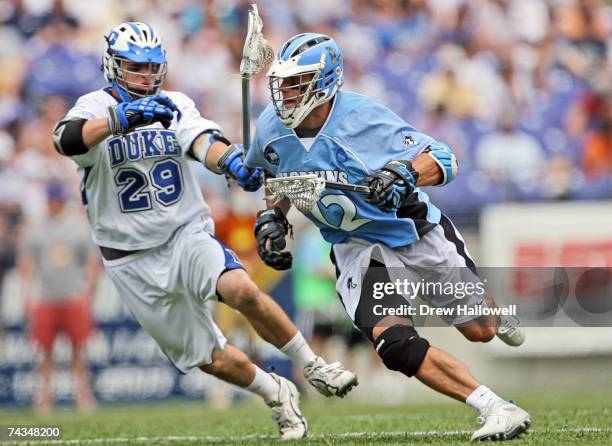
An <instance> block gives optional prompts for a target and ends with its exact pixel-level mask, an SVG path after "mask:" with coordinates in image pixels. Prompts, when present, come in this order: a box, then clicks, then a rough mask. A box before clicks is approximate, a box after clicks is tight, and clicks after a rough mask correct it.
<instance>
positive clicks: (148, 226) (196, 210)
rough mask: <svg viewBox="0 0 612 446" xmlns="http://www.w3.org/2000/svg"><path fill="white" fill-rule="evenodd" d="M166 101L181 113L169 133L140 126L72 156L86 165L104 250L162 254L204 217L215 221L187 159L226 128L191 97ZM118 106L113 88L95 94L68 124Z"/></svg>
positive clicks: (84, 177) (94, 226)
mask: <svg viewBox="0 0 612 446" xmlns="http://www.w3.org/2000/svg"><path fill="white" fill-rule="evenodd" d="M163 94H165V95H167V96H168V97H170V99H172V101H174V103H175V104H176V106H177V108H178V110H179V111H178V113H175V117H174V119H173V120H172V125H171V126H170V127H169V128H168V129H165V128H164V127H163V126H162V125H161V124H160V123H154V124H151V125H149V126H145V127H140V128H137V129H135V130H134V131H132V132H130V133H128V134H127V135H125V136H109V137H108V138H106V139H105V140H103V141H102V142H100V143H99V144H97V145H96V146H95V147H91V148H90V150H89V151H88V152H87V153H86V154H83V155H77V156H73V157H71V158H72V159H73V160H74V161H75V162H76V163H77V164H78V166H79V167H78V170H79V172H80V174H81V195H82V199H83V204H84V206H85V208H86V210H87V217H88V219H89V223H90V225H91V231H92V236H93V240H94V242H95V243H96V244H97V245H99V246H106V247H109V248H116V249H121V250H126V251H132V250H139V249H147V248H152V247H156V246H159V245H161V244H163V243H165V242H166V241H167V240H168V239H169V238H170V237H171V236H172V234H173V233H174V231H175V230H176V229H177V228H179V227H181V226H183V225H185V224H187V223H189V222H190V221H191V220H193V219H194V218H195V217H196V216H198V215H202V214H203V215H204V216H208V215H209V214H210V211H209V208H208V205H207V204H206V203H205V202H204V199H203V198H202V194H201V192H200V188H199V185H198V183H197V181H196V179H195V177H194V175H193V174H192V173H191V170H190V168H189V166H188V165H187V158H186V153H187V151H188V150H189V149H190V148H191V145H192V144H193V142H194V141H195V139H196V138H197V137H198V136H199V135H201V134H202V133H203V132H205V131H207V130H219V126H218V125H217V124H216V123H214V122H212V121H208V120H206V119H204V118H202V116H200V113H199V111H198V110H197V109H196V107H195V104H194V102H193V101H192V100H191V99H190V98H188V97H187V96H186V95H184V94H183V93H180V92H173V91H164V92H163ZM114 105H117V100H116V99H115V98H114V96H112V94H111V90H110V88H106V89H102V90H98V91H94V92H91V93H88V94H86V95H84V96H81V97H80V98H79V99H78V101H77V103H76V104H75V106H74V107H73V108H72V109H71V110H70V111H69V112H68V114H67V115H66V118H65V119H75V118H76V119H79V118H80V119H98V118H106V116H107V109H108V107H109V106H114Z"/></svg>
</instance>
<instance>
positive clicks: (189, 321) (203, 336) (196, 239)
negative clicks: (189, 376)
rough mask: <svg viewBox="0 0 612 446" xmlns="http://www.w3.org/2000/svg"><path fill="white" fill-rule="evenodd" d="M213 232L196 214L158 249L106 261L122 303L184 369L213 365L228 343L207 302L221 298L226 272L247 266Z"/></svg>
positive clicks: (211, 225)
mask: <svg viewBox="0 0 612 446" xmlns="http://www.w3.org/2000/svg"><path fill="white" fill-rule="evenodd" d="M213 231H214V224H213V223H212V220H210V219H209V218H201V217H198V218H197V219H195V220H194V221H192V222H191V223H189V224H187V225H185V226H183V227H181V228H179V229H178V230H177V231H176V233H175V234H174V235H173V236H172V238H171V239H170V240H169V241H168V242H166V243H165V244H163V245H161V246H159V247H156V248H152V249H148V250H145V251H141V252H138V253H135V254H131V255H128V256H126V257H122V258H120V259H117V260H104V266H105V269H106V272H107V273H108V275H109V276H110V278H111V279H112V281H113V283H114V284H115V286H116V287H117V290H118V292H119V295H120V296H121V298H122V300H123V302H124V303H125V304H126V305H127V307H128V308H129V309H130V311H131V312H132V314H133V315H134V317H135V318H136V319H137V320H138V322H139V323H140V325H142V327H143V328H144V329H145V330H146V331H147V332H148V333H149V334H150V335H151V336H152V337H153V338H154V339H155V341H157V343H158V344H159V346H160V347H161V349H162V351H163V352H164V353H165V354H166V356H167V357H168V358H169V359H170V360H171V361H172V362H173V363H174V365H175V366H176V367H177V368H178V369H179V370H180V371H181V372H183V373H187V372H188V371H189V370H191V369H193V368H195V367H198V366H200V365H203V364H210V363H211V362H212V359H211V356H212V351H213V349H215V348H217V349H222V348H223V346H224V345H225V342H226V339H225V337H224V336H223V334H222V333H221V331H220V330H219V328H218V327H217V325H216V324H215V322H214V321H213V318H212V315H211V313H210V310H209V309H208V307H207V305H206V300H207V299H217V297H218V296H217V294H216V290H217V280H218V279H219V276H220V275H221V274H222V273H223V272H224V271H227V270H230V269H238V268H243V266H242V264H241V263H240V261H239V260H238V258H237V257H236V254H234V252H233V251H231V250H229V249H228V248H226V247H225V246H224V245H222V244H221V242H219V241H218V240H217V239H215V237H214V236H213V235H212V233H213Z"/></svg>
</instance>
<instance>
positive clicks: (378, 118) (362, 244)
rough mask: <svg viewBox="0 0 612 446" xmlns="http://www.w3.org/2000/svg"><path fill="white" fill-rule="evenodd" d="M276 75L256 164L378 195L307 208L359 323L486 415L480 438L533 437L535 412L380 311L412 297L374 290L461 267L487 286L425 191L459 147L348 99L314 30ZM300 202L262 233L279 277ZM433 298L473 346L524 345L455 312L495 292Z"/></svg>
mask: <svg viewBox="0 0 612 446" xmlns="http://www.w3.org/2000/svg"><path fill="white" fill-rule="evenodd" d="M268 77H269V86H270V92H271V96H272V97H271V99H272V101H271V104H269V105H268V106H267V108H266V109H265V110H264V111H263V112H262V114H261V115H260V116H259V118H258V120H257V131H256V134H255V137H254V142H253V145H252V147H251V149H250V151H249V153H248V154H247V157H246V164H247V165H248V166H250V167H253V168H255V167H260V168H263V169H264V170H265V171H266V174H267V175H268V176H269V177H277V178H278V177H287V178H288V179H289V180H290V179H291V177H295V176H300V175H304V174H316V175H318V176H319V177H323V178H325V180H327V181H333V182H339V183H347V184H363V185H366V186H368V187H369V188H370V193H369V194H368V195H363V196H362V195H359V194H357V193H352V192H344V191H340V190H331V189H325V190H324V191H323V192H322V194H321V195H320V197H319V198H318V201H317V202H316V203H315V204H314V206H313V207H312V208H311V209H310V211H307V212H305V214H306V216H307V217H308V218H309V219H310V220H311V221H312V222H313V223H314V224H315V225H317V226H318V227H319V228H320V231H321V235H322V236H323V238H324V239H325V240H327V241H328V242H330V243H332V245H333V248H332V253H331V257H332V261H333V262H334V264H335V266H336V271H337V276H338V281H337V285H336V289H337V292H338V294H339V296H340V298H341V300H342V304H343V305H344V307H345V309H346V311H347V313H348V315H349V316H350V317H351V319H352V321H353V323H354V324H355V325H356V326H357V327H358V328H359V329H361V330H362V331H363V333H364V334H365V335H366V336H367V337H369V339H370V340H371V341H372V342H373V343H374V345H375V348H376V351H377V352H378V354H379V356H380V357H381V359H382V361H383V362H384V364H385V365H386V366H387V367H388V368H389V369H391V370H396V371H399V372H402V373H404V374H405V375H407V376H409V377H411V376H416V377H417V378H418V379H419V380H420V381H422V382H423V383H424V384H426V385H428V386H429V387H431V388H432V389H434V390H437V391H439V392H442V393H444V394H446V395H448V396H450V397H453V398H455V399H458V400H460V401H462V402H466V403H467V404H469V405H470V406H472V407H473V408H475V409H477V410H478V411H479V412H480V417H479V419H480V420H481V421H482V422H483V423H484V425H483V426H482V428H480V429H479V430H478V431H476V432H475V433H474V435H473V436H472V439H473V440H487V439H499V440H504V439H511V438H514V437H516V436H518V435H520V434H521V433H523V432H524V431H525V430H527V429H528V427H529V425H530V423H531V418H530V416H529V414H528V413H527V412H525V411H524V410H523V409H521V408H519V407H518V406H516V405H515V404H513V403H511V402H507V401H504V400H503V399H501V398H500V397H499V396H497V395H496V394H495V393H494V392H492V391H491V390H490V389H488V388H487V387H485V386H484V385H481V384H480V383H479V382H478V381H476V379H475V378H474V377H473V376H472V375H471V374H470V372H469V370H468V369H467V367H466V366H465V365H464V364H462V363H461V362H460V361H458V360H457V359H455V358H454V357H453V356H451V355H449V354H448V353H446V352H444V351H442V350H440V349H438V348H436V347H433V346H430V344H429V342H428V341H427V340H426V339H424V338H422V337H420V336H419V335H418V333H417V331H416V330H415V328H414V324H413V323H412V320H411V318H410V317H408V316H397V315H390V314H388V313H384V312H381V309H380V308H378V309H377V308H375V305H376V304H381V303H382V304H384V305H386V306H387V307H389V306H393V305H397V306H398V308H399V306H400V304H404V306H405V304H406V303H407V301H406V300H405V299H404V298H405V296H403V295H397V294H396V295H391V296H385V299H386V300H383V301H378V300H376V299H372V293H371V289H372V286H373V285H375V284H376V283H382V282H385V281H386V282H389V281H390V280H392V276H394V275H395V276H397V275H398V274H399V275H400V276H402V277H404V278H407V279H409V280H410V281H411V282H412V283H417V282H419V281H426V282H438V283H441V282H443V281H444V280H445V279H447V278H448V277H447V276H448V275H449V274H451V273H450V272H449V271H452V270H457V269H461V270H463V271H467V272H468V273H467V276H468V277H467V280H468V281H470V282H475V283H477V282H478V281H479V278H478V276H477V273H476V268H475V265H474V262H473V261H472V259H471V258H470V256H469V253H468V251H467V248H466V246H465V243H464V241H463V239H462V237H461V235H460V234H459V232H458V231H457V229H456V228H455V227H454V225H453V224H452V222H451V221H450V220H449V219H448V218H447V217H446V216H445V215H444V214H442V212H441V211H440V209H438V208H437V207H436V206H434V205H433V204H432V203H431V202H430V201H429V198H428V196H427V194H426V193H425V192H423V191H422V190H421V189H420V187H422V186H434V185H435V186H444V185H446V184H448V183H449V182H451V181H452V180H453V179H454V178H455V176H456V175H457V161H456V159H455V156H454V154H453V152H452V150H451V148H450V147H449V146H447V145H446V144H444V143H442V142H439V141H436V140H435V139H433V138H431V137H430V136H427V135H424V134H422V133H420V132H419V131H418V130H416V129H415V128H413V127H411V126H410V125H409V124H407V123H406V122H404V121H403V120H402V119H401V118H399V117H398V116H397V115H395V114H394V113H393V112H391V111H390V110H389V109H387V108H386V107H384V106H382V105H380V104H378V103H376V102H374V101H372V100H371V99H369V98H368V97H366V96H363V95H360V94H356V93H351V92H341V91H339V89H340V87H341V86H342V83H343V61H342V53H341V51H340V48H339V47H338V45H337V44H336V42H335V41H334V40H333V39H331V38H330V37H328V36H325V35H322V34H312V33H308V34H300V35H297V36H294V37H292V38H291V39H289V40H288V41H287V42H286V43H285V44H284V45H283V46H282V48H281V49H280V51H279V52H278V54H277V57H276V60H275V61H274V63H273V65H272V66H271V67H270V69H269V71H268ZM289 206H290V202H289V200H287V199H286V198H285V199H283V200H280V201H279V200H277V201H276V202H273V203H271V204H270V206H269V208H268V209H267V210H265V211H261V212H260V213H259V214H258V219H257V223H256V225H255V236H256V238H257V241H258V246H259V249H258V251H259V254H260V256H261V258H262V259H263V260H264V262H265V263H266V264H268V265H269V266H271V267H272V268H276V269H288V268H290V267H291V260H292V257H291V253H290V252H288V251H285V247H286V244H285V236H286V235H287V233H288V231H289V228H290V224H289V222H288V221H287V218H286V217H285V215H286V213H287V211H288V209H289ZM368 268H369V269H368ZM362 271H368V272H367V273H366V274H362ZM398 271H399V273H398ZM463 275H464V276H465V273H463ZM421 297H423V298H424V299H425V300H426V301H427V302H428V303H429V304H430V305H431V306H432V307H438V308H446V309H450V311H449V313H447V315H446V316H444V319H445V320H446V322H448V323H449V324H452V325H454V326H456V327H457V329H458V330H459V331H460V332H461V333H462V334H463V335H464V336H465V337H466V338H467V339H469V340H470V341H475V342H488V341H490V340H491V339H492V338H493V337H494V336H495V334H497V335H498V336H499V337H500V338H501V339H502V340H503V341H504V342H506V343H508V344H510V345H520V344H522V342H523V341H524V334H523V331H522V329H521V328H520V327H519V326H518V321H517V320H513V319H507V320H501V319H497V318H494V317H491V316H487V317H484V316H480V317H477V316H474V315H469V314H461V312H459V311H454V312H453V311H452V310H454V309H456V308H455V307H457V306H458V303H459V302H461V305H463V306H464V307H468V308H472V309H478V307H481V306H484V305H486V303H485V296H484V295H478V294H476V293H474V294H471V295H468V296H466V297H465V298H463V299H461V300H459V299H456V298H455V296H451V297H450V298H449V296H444V295H439V294H435V293H433V294H431V295H428V296H421ZM491 302H492V301H491ZM487 303H490V302H487ZM381 313H382V314H381Z"/></svg>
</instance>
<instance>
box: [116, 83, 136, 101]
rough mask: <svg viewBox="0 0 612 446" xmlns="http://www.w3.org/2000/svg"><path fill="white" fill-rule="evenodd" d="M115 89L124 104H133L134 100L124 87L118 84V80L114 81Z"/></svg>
mask: <svg viewBox="0 0 612 446" xmlns="http://www.w3.org/2000/svg"><path fill="white" fill-rule="evenodd" d="M113 88H114V89H115V91H116V92H117V94H118V95H119V97H120V98H121V101H122V102H132V100H133V98H132V97H131V96H130V94H129V93H128V92H127V91H125V90H124V89H123V88H122V87H120V86H119V82H117V79H115V80H113Z"/></svg>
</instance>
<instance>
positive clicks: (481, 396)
mask: <svg viewBox="0 0 612 446" xmlns="http://www.w3.org/2000/svg"><path fill="white" fill-rule="evenodd" d="M491 400H493V401H494V402H497V401H501V400H502V399H501V398H500V397H499V396H497V395H496V394H495V392H493V391H492V390H491V389H489V388H488V387H487V386H478V387H477V388H476V390H474V391H473V392H472V393H470V396H468V397H467V399H466V400H465V402H466V404H467V405H468V406H471V407H473V408H474V409H476V410H477V411H478V412H482V411H483V410H484V409H485V408H486V407H487V405H489V404H491V403H490V401H491Z"/></svg>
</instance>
